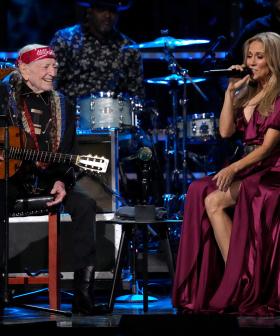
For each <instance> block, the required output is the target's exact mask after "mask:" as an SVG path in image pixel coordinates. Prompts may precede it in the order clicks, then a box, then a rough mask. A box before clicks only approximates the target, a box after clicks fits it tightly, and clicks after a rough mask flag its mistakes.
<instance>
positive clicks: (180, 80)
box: [145, 74, 206, 85]
mask: <svg viewBox="0 0 280 336" xmlns="http://www.w3.org/2000/svg"><path fill="white" fill-rule="evenodd" d="M191 80H192V82H193V83H199V82H204V81H205V80H206V79H205V78H202V77H201V78H200V77H192V78H191ZM191 80H190V79H187V81H186V83H187V84H190V83H191ZM145 82H146V83H149V84H162V85H170V84H171V83H172V82H177V84H178V85H182V84H184V80H183V77H182V76H178V75H176V74H172V75H169V76H165V77H157V78H150V79H146V80H145Z"/></svg>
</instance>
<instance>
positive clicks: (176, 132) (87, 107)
mask: <svg viewBox="0 0 280 336" xmlns="http://www.w3.org/2000/svg"><path fill="white" fill-rule="evenodd" d="M207 43H209V40H194V39H176V38H173V37H171V36H161V37H159V38H157V39H155V40H154V41H151V42H144V43H140V44H132V45H129V46H126V47H125V48H132V49H139V50H140V51H145V50H148V49H157V50H159V49H160V50H161V51H163V54H164V55H165V56H164V60H165V61H166V62H167V64H168V69H169V71H170V72H171V74H170V75H167V76H164V77H156V78H149V79H146V80H145V82H146V83H147V84H149V85H166V86H168V87H169V88H170V90H169V92H170V96H171V102H172V122H171V124H170V125H169V126H168V127H167V130H166V132H165V136H166V139H165V147H164V148H165V149H164V151H165V154H166V155H165V158H166V160H167V161H168V162H166V165H165V166H166V167H167V168H166V171H165V181H166V182H165V193H166V194H172V186H173V185H174V182H176V181H177V182H178V185H181V188H183V189H182V190H181V193H183V194H184V193H185V191H186V190H187V184H188V180H189V177H190V175H191V178H193V174H192V172H190V170H189V168H188V164H187V160H188V158H189V157H190V155H189V153H188V150H187V145H188V144H195V143H199V144H205V143H209V142H211V141H215V139H216V133H217V119H216V118H215V116H214V113H200V114H198V113H196V114H189V113H187V100H188V97H187V85H192V86H193V87H194V88H195V89H196V90H197V92H198V93H199V94H200V96H201V97H202V99H204V100H205V101H207V100H208V98H207V96H206V95H205V94H204V93H203V92H202V90H201V88H200V87H199V86H198V84H199V83H201V82H203V81H205V80H206V79H205V78H201V77H191V76H190V75H189V73H188V70H186V69H184V68H182V67H181V65H180V64H178V61H177V59H176V57H175V56H174V53H173V51H174V50H175V49H176V48H178V47H188V46H194V45H204V44H207ZM13 69H14V65H13V64H12V63H8V62H0V80H1V79H3V78H4V77H5V76H6V75H8V74H9V73H10V72H11V71H12V70H13ZM179 87H180V88H181V89H182V90H181V91H182V97H181V98H179V90H178V88H179ZM181 91H180V92H181ZM179 108H180V109H181V111H180V113H179ZM144 110H145V101H143V100H142V99H139V98H138V97H130V96H127V95H125V94H122V93H114V92H96V93H93V94H91V95H90V96H86V97H79V98H78V99H77V130H78V134H79V132H80V133H90V132H94V131H98V130H111V129H114V130H117V131H118V132H120V133H122V132H123V131H126V132H127V131H128V132H129V131H130V130H131V129H134V132H135V129H137V128H140V126H139V120H141V115H142V112H144ZM179 114H180V116H179ZM157 131H158V130H153V132H154V133H156V132H157ZM179 154H180V155H181V158H180V159H179ZM171 156H173V158H171ZM171 161H172V164H173V167H172V164H171ZM181 178H182V181H183V182H182V183H180V182H179V179H181ZM175 185H176V183H175Z"/></svg>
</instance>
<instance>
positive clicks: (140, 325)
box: [0, 279, 280, 336]
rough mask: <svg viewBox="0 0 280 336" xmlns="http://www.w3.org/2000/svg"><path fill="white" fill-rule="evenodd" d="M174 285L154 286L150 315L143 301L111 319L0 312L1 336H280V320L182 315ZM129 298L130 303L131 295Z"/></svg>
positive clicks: (124, 305)
mask: <svg viewBox="0 0 280 336" xmlns="http://www.w3.org/2000/svg"><path fill="white" fill-rule="evenodd" d="M170 287H171V286H170V280H166V283H165V282H164V281H163V280H162V279H160V280H153V281H150V286H149V289H150V291H149V295H150V296H149V297H150V298H151V299H152V298H154V299H157V300H156V301H151V302H149V310H148V312H146V313H144V312H143V305H142V302H136V303H133V302H116V303H115V307H114V311H113V313H111V314H107V315H100V316H81V315H72V316H65V315H61V314H51V313H49V312H45V311H37V310H33V309H27V308H24V307H20V306H7V307H5V308H4V309H3V311H2V312H0V334H1V336H2V335H10V336H11V335H15V334H16V333H17V334H18V333H20V335H40V336H41V335H51V333H52V332H53V333H55V332H56V333H58V332H59V334H60V335H74V334H75V335H77V333H81V335H85V334H86V333H88V334H89V333H90V335H115V336H126V335H136V336H137V335H141V336H147V335H153V336H159V334H162V333H165V334H166V335H172V336H175V335H198V334H202V335H206V334H207V335H209V334H210V335H212V334H213V335H230V336H237V335H252V336H255V335H278V336H279V335H280V316H277V317H265V318H264V317H252V316H239V317H236V316H231V315H219V314H215V315H213V314H211V315H200V314H192V315H180V314H177V311H176V309H174V308H173V307H172V304H171V297H170ZM106 294H107V293H106V291H105V292H104V290H102V291H100V293H98V301H99V302H103V303H106V299H107V297H106ZM122 294H127V295H128V297H129V298H131V297H130V296H129V294H130V293H128V292H126V293H120V295H122ZM23 303H28V304H32V305H40V306H42V307H47V306H48V305H47V297H46V296H44V295H40V296H38V295H37V296H36V297H34V298H33V299H32V300H29V301H27V300H23ZM61 308H62V310H63V311H69V312H70V311H71V297H70V296H69V295H67V294H66V293H62V307H61Z"/></svg>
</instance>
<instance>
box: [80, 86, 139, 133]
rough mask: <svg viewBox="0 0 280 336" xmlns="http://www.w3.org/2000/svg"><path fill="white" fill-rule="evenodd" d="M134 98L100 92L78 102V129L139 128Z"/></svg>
mask: <svg viewBox="0 0 280 336" xmlns="http://www.w3.org/2000/svg"><path fill="white" fill-rule="evenodd" d="M134 106H135V104H134V101H133V99H132V98H129V97H126V96H123V95H121V94H119V95H118V96H116V95H115V94H114V93H113V92H99V93H95V94H91V95H90V96H88V97H83V98H79V99H78V100H77V115H78V128H79V129H82V130H98V129H112V128H113V129H118V128H126V127H131V126H137V116H136V113H135V109H134Z"/></svg>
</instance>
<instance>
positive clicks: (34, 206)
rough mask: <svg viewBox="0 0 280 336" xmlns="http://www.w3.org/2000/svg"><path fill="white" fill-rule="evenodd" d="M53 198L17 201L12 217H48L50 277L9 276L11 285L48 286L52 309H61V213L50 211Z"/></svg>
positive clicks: (54, 210)
mask: <svg viewBox="0 0 280 336" xmlns="http://www.w3.org/2000/svg"><path fill="white" fill-rule="evenodd" d="M52 199H53V198H52V197H51V196H46V197H44V196H39V197H33V198H27V199H20V200H17V202H16V204H15V207H14V209H13V213H12V215H11V217H26V216H38V215H41V216H42V215H46V214H47V215H48V275H47V276H33V275H31V274H26V275H24V276H9V278H8V284H9V285H35V284H36V285H37V284H47V285H48V291H49V306H50V309H53V310H59V309H60V239H59V238H60V237H59V231H60V212H59V210H58V209H57V208H55V209H50V208H48V207H47V206H46V203H47V202H49V201H50V200H52Z"/></svg>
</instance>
